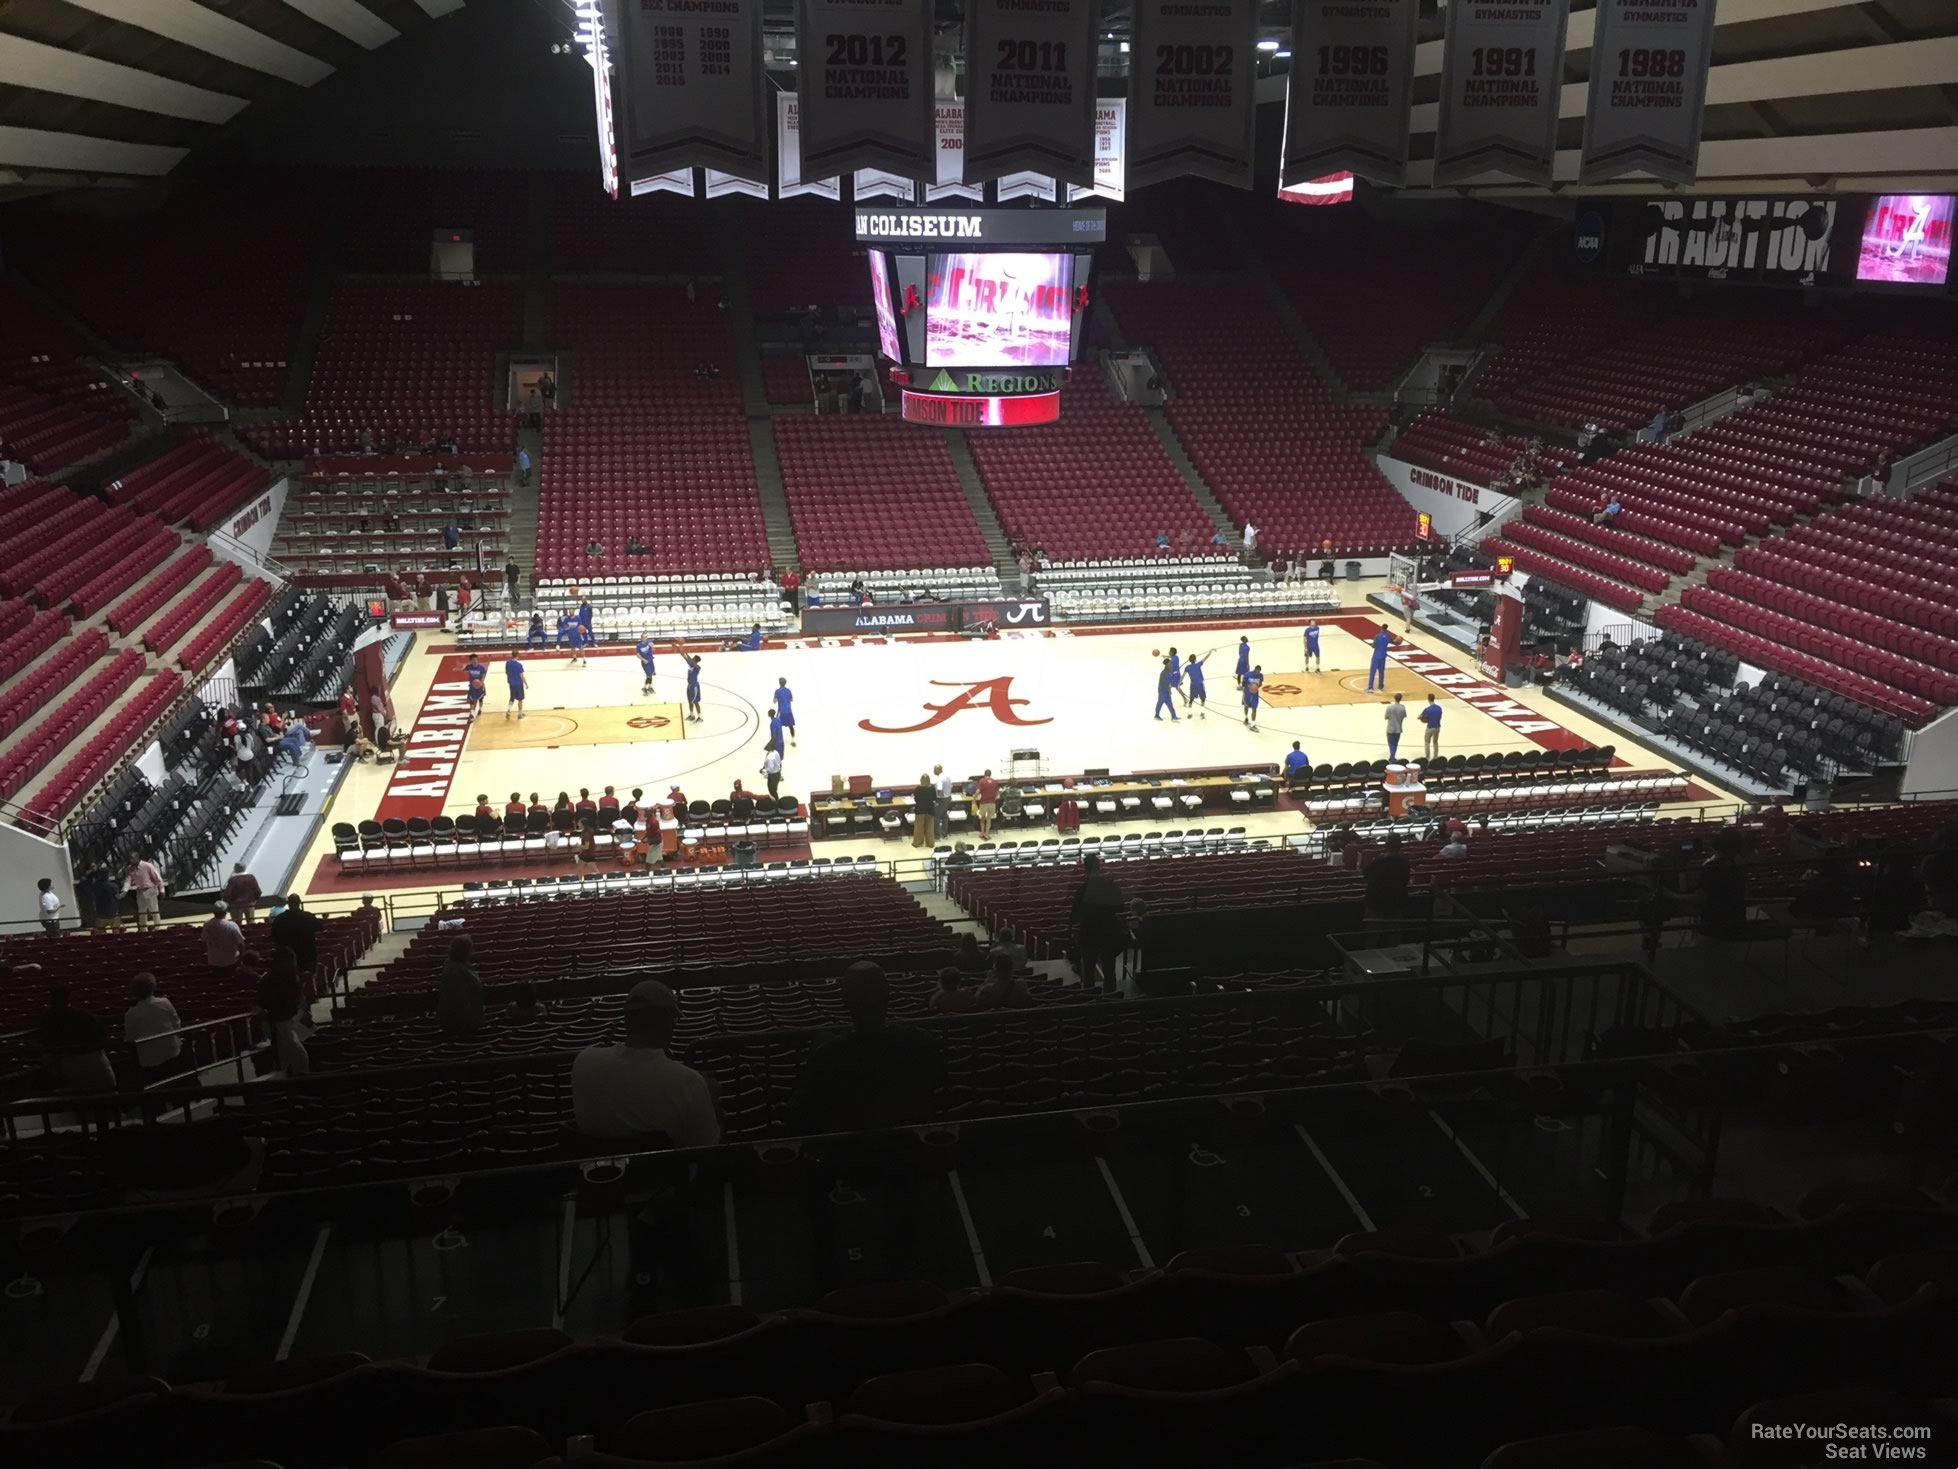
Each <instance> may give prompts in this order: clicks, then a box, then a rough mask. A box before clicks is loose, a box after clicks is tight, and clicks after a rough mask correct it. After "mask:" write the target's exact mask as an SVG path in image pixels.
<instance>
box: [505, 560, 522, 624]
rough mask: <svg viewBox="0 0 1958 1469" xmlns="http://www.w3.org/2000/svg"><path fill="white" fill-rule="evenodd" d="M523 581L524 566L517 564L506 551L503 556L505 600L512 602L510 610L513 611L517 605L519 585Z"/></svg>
mask: <svg viewBox="0 0 1958 1469" xmlns="http://www.w3.org/2000/svg"><path fill="white" fill-rule="evenodd" d="M522 581H523V568H522V567H521V566H519V565H517V563H516V561H515V560H514V559H513V558H512V557H511V556H510V554H509V553H508V552H505V553H504V556H503V590H504V600H505V601H507V602H508V603H509V604H510V610H511V611H513V612H514V611H515V610H516V607H517V587H518V586H519V585H520V584H521V583H522Z"/></svg>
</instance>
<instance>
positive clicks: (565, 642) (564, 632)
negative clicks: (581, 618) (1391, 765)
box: [557, 612, 578, 648]
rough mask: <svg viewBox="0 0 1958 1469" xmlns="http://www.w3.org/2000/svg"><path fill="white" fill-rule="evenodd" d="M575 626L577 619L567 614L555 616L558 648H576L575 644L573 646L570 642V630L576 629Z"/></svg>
mask: <svg viewBox="0 0 1958 1469" xmlns="http://www.w3.org/2000/svg"><path fill="white" fill-rule="evenodd" d="M577 625H578V619H577V618H575V617H573V616H572V615H571V614H570V613H569V612H560V613H558V615H557V646H558V647H560V648H569V647H575V646H576V644H574V643H573V642H572V641H571V629H572V628H574V627H576V626H577Z"/></svg>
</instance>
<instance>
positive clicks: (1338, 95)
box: [1279, 0, 1420, 187]
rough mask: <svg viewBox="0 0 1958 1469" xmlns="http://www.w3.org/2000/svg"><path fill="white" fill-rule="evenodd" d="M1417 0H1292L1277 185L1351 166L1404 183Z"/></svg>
mask: <svg viewBox="0 0 1958 1469" xmlns="http://www.w3.org/2000/svg"><path fill="white" fill-rule="evenodd" d="M1419 20H1420V5H1419V3H1418V0H1292V82H1291V87H1290V89H1289V90H1288V91H1287V92H1286V97H1285V164H1284V167H1283V169H1282V170H1281V172H1280V176H1279V183H1280V185H1281V186H1287V185H1291V184H1296V183H1301V182H1303V181H1305V180H1307V179H1314V178H1319V177H1322V176H1323V175H1325V174H1329V173H1339V172H1342V171H1344V172H1350V173H1354V174H1357V175H1359V176H1360V177H1361V178H1364V179H1371V180H1373V182H1374V183H1376V184H1386V185H1389V186H1391V187H1398V186H1399V185H1402V184H1405V183H1406V182H1407V135H1408V104H1409V102H1410V100H1411V99H1410V96H1409V94H1410V92H1411V91H1412V89H1413V84H1414V39H1415V34H1416V27H1417V24H1418V22H1419Z"/></svg>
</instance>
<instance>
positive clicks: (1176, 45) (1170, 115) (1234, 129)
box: [1128, 0, 1258, 189]
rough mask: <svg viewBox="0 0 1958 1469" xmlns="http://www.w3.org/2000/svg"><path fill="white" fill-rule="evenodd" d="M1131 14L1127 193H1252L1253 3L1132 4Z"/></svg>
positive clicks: (1150, 0) (1140, 0)
mask: <svg viewBox="0 0 1958 1469" xmlns="http://www.w3.org/2000/svg"><path fill="white" fill-rule="evenodd" d="M1130 15H1131V25H1132V27H1133V30H1134V39H1133V42H1132V44H1131V49H1130V52H1129V116H1128V186H1129V187H1130V188H1141V187H1142V186H1143V185H1144V184H1154V183H1161V182H1162V181H1163V180H1164V179H1169V178H1175V177H1177V176H1179V175H1182V174H1192V175H1194V176H1196V177H1198V178H1206V179H1215V180H1216V181H1217V182H1218V183H1220V184H1234V185H1236V186H1237V187H1238V188H1240V189H1248V188H1250V187H1251V155H1252V146H1253V132H1254V127H1255V114H1256V105H1255V104H1256V101H1257V86H1258V78H1257V67H1256V65H1255V62H1256V60H1257V50H1256V47H1257V39H1258V0H1135V4H1134V7H1133V9H1132V10H1131V12H1130Z"/></svg>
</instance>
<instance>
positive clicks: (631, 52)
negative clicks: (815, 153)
mask: <svg viewBox="0 0 1958 1469" xmlns="http://www.w3.org/2000/svg"><path fill="white" fill-rule="evenodd" d="M604 3H605V19H606V31H607V33H608V34H609V35H611V36H613V37H615V38H616V40H617V44H616V47H615V49H614V50H613V53H612V56H613V60H614V61H616V62H617V64H618V85H617V86H616V88H615V89H614V95H613V98H612V103H613V107H614V109H615V111H616V113H617V115H618V120H619V166H620V170H621V172H622V173H623V174H624V175H625V176H626V177H627V178H630V179H633V180H635V181H636V180H639V179H643V178H646V177H647V176H648V175H652V174H670V173H673V172H676V171H678V170H680V169H684V168H690V167H692V166H693V165H694V164H701V165H703V166H705V167H707V168H715V169H719V170H721V171H722V172H723V173H730V174H736V175H739V176H740V177H742V178H745V179H756V180H766V179H767V177H768V95H767V90H766V89H767V86H768V79H767V73H766V72H765V71H763V69H762V60H761V20H762V0H604Z"/></svg>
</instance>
